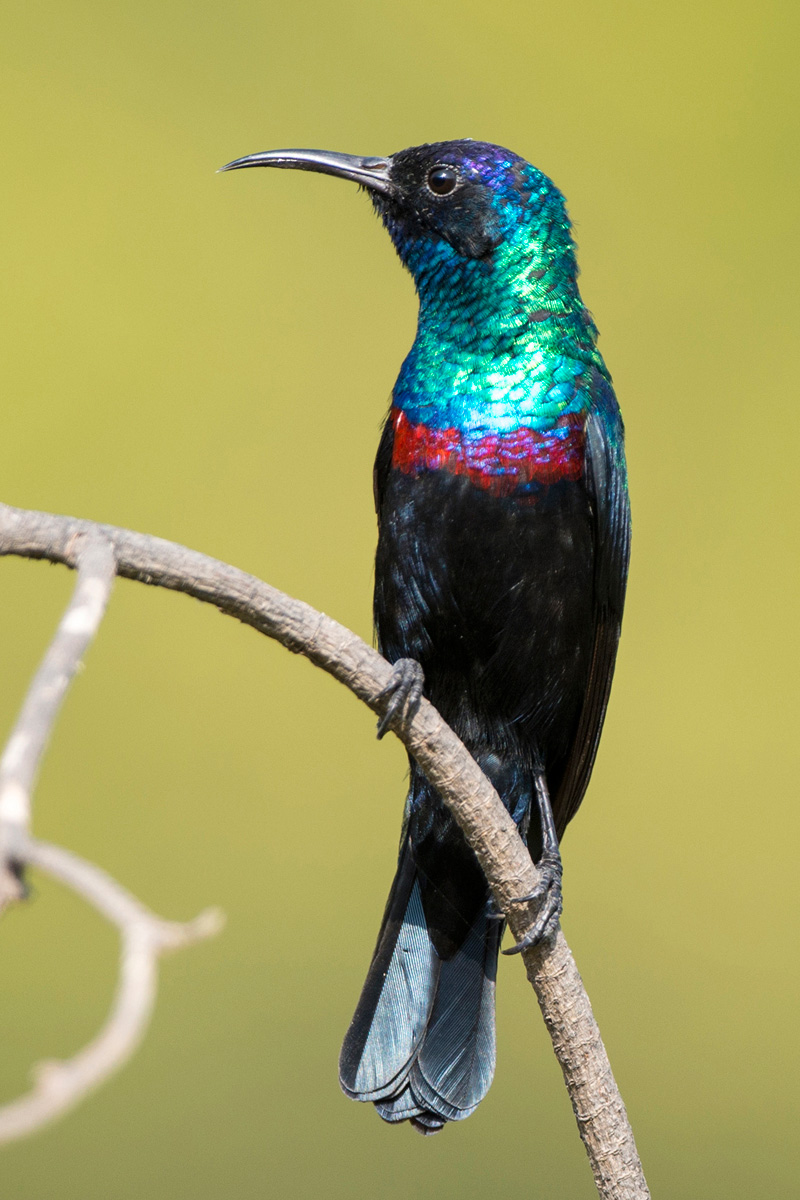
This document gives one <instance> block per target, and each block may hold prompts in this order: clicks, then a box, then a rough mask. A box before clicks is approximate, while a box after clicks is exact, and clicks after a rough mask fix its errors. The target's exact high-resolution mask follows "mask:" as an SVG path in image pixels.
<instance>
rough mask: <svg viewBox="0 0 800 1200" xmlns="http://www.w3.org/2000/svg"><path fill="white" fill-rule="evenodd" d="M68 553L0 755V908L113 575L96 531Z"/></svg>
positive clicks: (109, 553)
mask: <svg viewBox="0 0 800 1200" xmlns="http://www.w3.org/2000/svg"><path fill="white" fill-rule="evenodd" d="M72 552H73V554H74V557H75V566H76V568H77V571H78V582H77V585H76V587H75V591H74V593H73V596H72V599H71V600H70V603H69V605H68V607H67V610H66V612H65V613H64V616H63V617H62V618H61V622H60V624H59V626H58V629H57V630H56V633H55V637H54V638H53V640H52V642H51V643H50V647H49V649H48V651H47V653H46V654H45V656H44V659H43V660H42V665H41V666H40V667H39V670H38V671H37V672H36V675H35V677H34V680H33V683H32V684H31V686H30V689H29V691H28V695H27V696H26V697H25V703H24V704H23V706H22V711H21V712H20V714H19V717H18V719H17V723H16V725H15V726H14V728H13V729H12V731H11V736H10V738H9V739H8V743H7V745H6V748H5V751H4V753H3V757H2V759H0V910H2V907H3V902H4V900H5V901H8V900H10V899H13V898H15V897H16V896H17V895H18V893H19V883H18V880H17V878H16V873H15V871H14V868H13V864H15V863H16V862H17V861H18V860H19V857H20V854H19V851H20V847H21V845H22V842H23V841H24V839H25V837H26V836H27V834H28V833H29V832H30V823H31V793H32V791H33V785H34V782H35V780H36V773H37V771H38V769H39V764H40V762H41V758H42V755H43V754H44V751H45V747H46V746H47V742H48V739H49V737H50V733H51V731H52V728H53V725H54V724H55V720H56V717H57V716H58V711H59V709H60V708H61V704H62V702H63V700H64V696H65V695H66V693H67V688H68V687H69V685H70V681H71V679H72V677H73V675H74V674H75V672H76V671H77V670H78V667H79V665H80V661H81V658H82V657H83V655H84V653H85V652H86V649H87V647H88V646H89V644H90V643H91V641H92V638H93V637H94V635H95V634H96V633H97V630H98V628H99V625H100V622H101V621H102V619H103V614H104V613H105V611H106V605H107V604H108V599H109V596H110V595H111V588H112V586H113V583H114V576H115V574H116V563H115V561H114V552H113V550H112V548H111V543H110V542H109V541H108V539H107V538H104V537H103V536H102V535H100V534H98V533H97V532H95V531H93V530H88V531H87V532H84V533H80V534H76V535H75V539H74V545H73V547H72ZM9 864H12V865H11V866H10V867H9Z"/></svg>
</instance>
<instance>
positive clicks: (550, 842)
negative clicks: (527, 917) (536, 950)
mask: <svg viewBox="0 0 800 1200" xmlns="http://www.w3.org/2000/svg"><path fill="white" fill-rule="evenodd" d="M536 799H537V802H538V806H539V817H540V819H541V823H542V857H541V858H540V859H539V862H538V863H537V864H536V866H537V869H538V871H539V874H540V876H541V878H540V879H539V883H538V885H537V887H536V890H535V891H533V892H531V894H530V896H520V897H518V898H517V899H516V900H514V901H513V903H514V904H530V905H532V906H535V907H534V909H533V911H534V914H535V915H534V919H533V924H532V925H531V927H530V929H528V931H527V933H525V934H523V936H522V937H521V938H520V940H519V941H518V942H517V944H516V946H512V947H511V948H510V949H509V950H504V951H503V953H504V954H520V953H521V952H522V951H523V950H527V949H528V948H529V947H530V946H536V945H538V943H539V942H543V941H545V939H548V938H551V937H554V936H555V935H556V933H557V932H558V928H559V918H560V917H561V910H562V907H563V904H562V893H561V875H562V866H561V852H560V850H559V848H558V835H557V833H556V826H555V821H554V820H553V809H552V807H551V805H550V793H549V792H548V790H547V783H546V781H545V777H544V774H543V773H542V772H538V773H537V775H536Z"/></svg>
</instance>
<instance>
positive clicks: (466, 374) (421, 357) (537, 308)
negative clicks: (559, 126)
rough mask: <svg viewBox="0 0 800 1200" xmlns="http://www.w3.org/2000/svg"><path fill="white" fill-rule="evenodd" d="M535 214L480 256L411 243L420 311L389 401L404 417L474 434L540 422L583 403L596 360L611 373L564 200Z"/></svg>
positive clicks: (549, 424) (544, 424)
mask: <svg viewBox="0 0 800 1200" xmlns="http://www.w3.org/2000/svg"><path fill="white" fill-rule="evenodd" d="M559 200H560V197H559ZM535 216H536V217H537V218H538V219H537V220H536V223H535V225H533V222H528V221H524V222H522V223H520V224H519V225H517V227H516V228H515V229H514V231H513V233H512V234H511V236H508V237H507V238H506V239H505V240H504V241H503V242H502V243H501V244H500V245H499V246H498V247H497V249H496V250H495V251H494V252H493V254H492V255H491V256H490V257H489V258H488V259H486V260H478V261H465V260H461V261H460V262H458V263H454V261H453V258H452V256H451V255H449V254H447V253H446V252H444V253H442V252H438V253H437V249H438V248H437V247H436V246H434V245H431V244H430V243H427V244H425V243H417V245H416V246H414V247H409V248H408V250H407V261H408V265H409V267H410V268H411V270H412V273H413V274H414V276H415V279H416V283H417V289H418V292H419V298H420V311H419V322H418V327H417V335H416V338H415V340H414V345H413V346H412V348H411V351H410V353H409V355H408V357H407V358H406V361H405V362H404V364H403V367H402V370H401V372H400V376H399V378H398V380H397V384H396V386H395V390H394V404H395V406H396V407H397V408H400V409H401V410H402V411H403V412H404V413H405V414H406V416H407V417H408V419H409V420H410V421H412V422H414V423H423V424H425V425H427V426H429V427H430V428H438V429H442V428H455V429H459V430H462V431H463V432H464V433H467V434H478V435H479V434H481V433H484V432H498V433H499V432H506V431H511V430H514V429H519V428H530V429H535V430H543V431H544V430H548V429H551V428H553V427H554V426H555V425H556V423H557V422H558V421H559V419H560V418H562V417H564V416H566V415H568V414H570V413H575V412H580V411H583V410H585V409H586V407H587V406H588V402H589V395H588V389H589V382H590V377H591V375H592V373H593V369H594V370H595V371H598V372H600V374H601V375H603V376H605V377H606V378H608V373H607V371H606V368H605V365H604V363H603V360H602V357H601V355H600V353H599V352H598V350H597V347H596V339H597V330H596V328H595V325H594V323H593V321H592V319H591V316H590V315H589V313H588V311H587V310H586V308H585V307H584V305H583V302H582V300H581V297H580V293H579V291H578V286H577V266H576V262H575V254H574V247H573V243H572V240H571V237H570V234H569V224H568V221H567V218H566V214H565V213H564V210H563V207H562V206H560V205H559V206H558V207H557V208H556V211H554V212H544V213H543V212H542V211H541V210H539V212H538V213H536V214H535ZM532 225H533V227H532Z"/></svg>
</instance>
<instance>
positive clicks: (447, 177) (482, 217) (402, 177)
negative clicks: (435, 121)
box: [372, 141, 522, 259]
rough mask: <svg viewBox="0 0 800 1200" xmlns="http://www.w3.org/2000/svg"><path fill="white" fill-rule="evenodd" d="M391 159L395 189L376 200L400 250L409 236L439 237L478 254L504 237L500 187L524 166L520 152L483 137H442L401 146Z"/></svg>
mask: <svg viewBox="0 0 800 1200" xmlns="http://www.w3.org/2000/svg"><path fill="white" fill-rule="evenodd" d="M390 163H391V165H390V170H389V175H390V179H391V182H392V191H391V192H389V193H373V194H372V200H373V203H374V205H375V207H376V209H377V210H378V212H379V213H380V215H381V217H382V218H383V220H384V221H385V222H386V225H387V228H388V229H389V232H390V233H391V235H392V239H393V240H394V242H395V244H396V245H397V246H398V249H399V250H401V252H402V249H403V243H405V242H407V241H419V240H429V239H431V237H433V238H437V237H438V238H442V239H444V240H445V241H446V242H448V243H449V244H450V245H451V246H452V248H453V249H454V250H455V251H456V253H457V254H459V255H460V256H462V257H464V258H468V259H477V258H485V257H486V256H487V255H489V254H490V253H491V252H492V250H494V249H495V247H496V246H497V245H499V243H500V242H501V241H502V239H503V236H504V233H505V230H504V224H505V222H504V221H503V212H502V199H503V197H502V196H501V195H500V194H498V191H499V188H502V189H503V190H506V188H507V187H508V186H509V184H512V185H513V176H514V173H515V169H516V171H517V172H519V167H520V166H521V165H522V160H521V159H518V158H517V156H516V155H514V154H511V153H510V152H509V151H507V150H501V149H500V148H499V147H496V146H491V147H490V146H486V145H484V144H482V143H480V142H464V141H461V142H437V143H434V144H432V145H429V146H412V147H411V148H410V149H409V150H401V151H400V152H399V153H398V154H395V155H393V156H392V158H391V160H390ZM518 164H519V166H518ZM503 185H505V187H504V186H503Z"/></svg>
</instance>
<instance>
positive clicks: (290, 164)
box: [220, 150, 394, 196]
mask: <svg viewBox="0 0 800 1200" xmlns="http://www.w3.org/2000/svg"><path fill="white" fill-rule="evenodd" d="M391 166H392V160H391V158H359V157H358V155H356V154H335V153H334V152H332V151H330V150H265V151H264V152H263V153H262V154H248V155H247V156H246V157H245V158H236V159H234V161H233V162H229V163H226V164H225V166H224V167H220V170H221V171H238V170H239V168H240V167H284V168H286V169H288V170H295V171H318V172H320V173H321V174H322V175H338V176H339V178H340V179H352V180H353V182H354V183H360V184H361V185H362V187H365V188H369V189H370V191H373V192H381V193H383V195H385V196H390V195H391V194H392V193H393V191H394V187H393V185H392V180H391V175H390V171H391Z"/></svg>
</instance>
